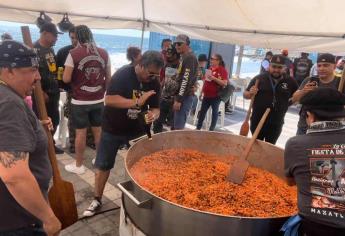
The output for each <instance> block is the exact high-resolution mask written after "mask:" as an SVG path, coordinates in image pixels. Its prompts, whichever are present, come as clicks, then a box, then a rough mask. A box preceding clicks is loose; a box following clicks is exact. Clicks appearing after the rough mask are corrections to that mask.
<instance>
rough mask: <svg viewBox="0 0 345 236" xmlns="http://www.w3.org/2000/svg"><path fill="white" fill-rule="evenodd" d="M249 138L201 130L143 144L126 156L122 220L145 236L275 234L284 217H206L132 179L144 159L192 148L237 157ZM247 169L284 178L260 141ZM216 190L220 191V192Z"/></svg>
mask: <svg viewBox="0 0 345 236" xmlns="http://www.w3.org/2000/svg"><path fill="white" fill-rule="evenodd" d="M248 141H249V139H248V138H246V137H242V136H238V135H233V134H226V133H218V132H203V131H174V132H167V133H161V134H157V135H154V136H153V140H152V141H150V140H148V139H146V138H145V139H142V140H140V141H138V142H137V143H136V144H135V145H133V146H132V147H131V148H130V150H129V151H128V154H127V157H126V160H125V165H126V171H127V174H128V175H129V177H130V179H131V180H130V181H127V182H124V183H120V184H118V186H119V188H120V189H121V191H122V192H123V194H122V197H123V198H122V200H123V207H124V209H125V212H126V213H127V216H128V217H129V218H130V219H131V220H132V222H134V224H135V225H136V226H137V227H138V228H139V229H140V230H141V231H142V232H144V233H145V234H147V235H153V236H156V235H157V236H170V235H171V236H189V235H198V236H204V235H208V236H215V235H217V236H218V235H220V236H223V235H241V236H249V235H253V236H254V235H255V236H258V235H260V236H264V235H277V233H278V231H279V229H280V227H281V226H282V224H283V223H284V222H285V221H286V220H287V218H288V217H275V218H255V217H236V216H225V215H218V214H211V213H207V212H203V211H198V210H195V209H190V208H187V207H184V206H181V205H177V204H175V203H172V202H169V201H167V200H164V199H162V198H160V197H158V196H156V195H154V194H153V193H150V192H148V191H146V190H145V189H143V188H142V187H141V186H140V185H139V184H138V183H137V182H136V180H135V179H133V178H132V176H131V173H130V169H131V167H132V166H133V165H134V164H135V163H136V162H137V161H139V160H140V158H142V157H143V156H145V155H148V154H151V153H153V152H156V151H160V150H163V149H169V148H191V149H195V150H199V151H201V152H205V153H212V154H218V155H221V156H222V155H228V154H232V155H235V156H239V155H240V154H241V152H242V151H243V150H244V147H245V145H246V144H247V143H248ZM248 161H249V162H250V163H251V165H253V166H256V167H259V168H262V169H266V170H268V171H270V172H272V173H274V174H276V175H277V176H279V177H281V178H283V176H284V173H283V150H282V149H281V148H278V147H276V146H274V145H271V144H268V143H265V142H261V141H258V142H255V144H254V145H253V149H252V151H251V153H250V154H249V157H248ZM219 191H222V190H221V189H219Z"/></svg>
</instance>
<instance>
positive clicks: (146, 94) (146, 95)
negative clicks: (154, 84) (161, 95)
mask: <svg viewBox="0 0 345 236" xmlns="http://www.w3.org/2000/svg"><path fill="white" fill-rule="evenodd" d="M154 94H156V92H155V91H153V90H150V91H147V92H144V93H143V95H141V97H140V98H139V99H138V104H139V106H143V105H144V104H145V102H146V101H147V99H149V97H151V96H152V95H154Z"/></svg>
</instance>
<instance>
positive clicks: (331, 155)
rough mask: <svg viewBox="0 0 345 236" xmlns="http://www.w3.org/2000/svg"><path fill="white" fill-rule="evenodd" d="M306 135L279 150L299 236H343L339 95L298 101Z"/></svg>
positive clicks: (343, 113) (329, 92)
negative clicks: (293, 189) (292, 189)
mask: <svg viewBox="0 0 345 236" xmlns="http://www.w3.org/2000/svg"><path fill="white" fill-rule="evenodd" d="M301 104H302V105H303V106H304V108H305V111H306V113H307V116H306V122H307V123H308V125H309V127H308V130H307V134H305V135H299V136H295V137H293V138H291V139H289V140H288V142H287V143H286V146H285V155H284V159H285V175H286V177H287V181H288V183H289V184H290V185H295V184H296V185H297V193H298V214H299V216H300V217H301V218H302V220H301V223H300V226H299V235H308V236H309V235H311V236H324V235H332V236H344V235H345V207H344V200H345V122H344V118H345V109H344V105H345V95H343V94H341V93H340V92H338V91H337V90H335V89H332V88H330V87H328V88H317V89H314V90H313V91H311V92H309V93H307V94H306V95H305V96H303V97H302V99H301Z"/></svg>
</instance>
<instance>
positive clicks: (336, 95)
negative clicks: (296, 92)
mask: <svg viewBox="0 0 345 236" xmlns="http://www.w3.org/2000/svg"><path fill="white" fill-rule="evenodd" d="M300 103H301V104H302V105H303V106H304V108H305V110H306V111H309V112H311V113H314V114H315V115H316V116H318V117H320V118H323V119H325V118H326V119H327V118H330V119H333V118H342V117H345V108H344V105H345V95H344V94H343V93H341V92H339V91H337V90H336V89H334V88H327V87H326V88H325V87H320V88H317V89H315V90H313V91H310V92H309V93H307V94H306V95H304V96H303V97H302V98H301V100H300Z"/></svg>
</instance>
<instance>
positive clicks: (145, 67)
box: [84, 51, 164, 216]
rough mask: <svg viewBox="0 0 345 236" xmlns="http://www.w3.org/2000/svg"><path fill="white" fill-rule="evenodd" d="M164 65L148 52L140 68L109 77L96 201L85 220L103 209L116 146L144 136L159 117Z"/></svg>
mask: <svg viewBox="0 0 345 236" xmlns="http://www.w3.org/2000/svg"><path fill="white" fill-rule="evenodd" d="M163 65H164V61H163V57H162V55H161V53H159V52H155V51H147V52H145V53H144V54H143V56H142V59H141V62H140V64H138V65H136V66H133V65H127V66H124V67H122V68H120V69H119V70H118V71H116V73H115V74H114V75H113V76H112V78H111V81H110V84H109V86H108V89H107V93H106V96H105V107H104V112H103V122H102V134H101V139H100V143H99V147H98V150H97V156H96V161H95V167H96V169H97V170H96V183H95V199H94V200H93V201H92V203H91V205H90V206H89V208H88V209H87V210H86V211H84V216H92V215H94V214H95V212H96V211H97V210H98V209H99V208H100V207H101V206H102V202H101V199H102V195H103V190H104V186H105V184H106V182H107V180H108V177H109V173H110V170H111V169H112V168H113V167H114V163H115V157H116V154H117V151H118V149H119V146H120V145H121V144H123V143H125V142H126V141H127V140H128V139H133V138H137V137H139V136H141V135H143V134H144V133H145V127H144V126H145V124H144V123H143V122H142V121H143V120H142V113H143V112H147V115H146V118H145V120H146V123H148V124H151V123H152V122H153V121H154V120H155V119H157V118H158V116H159V97H160V83H159V80H158V79H159V75H160V74H159V72H160V70H161V68H162V67H163Z"/></svg>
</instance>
